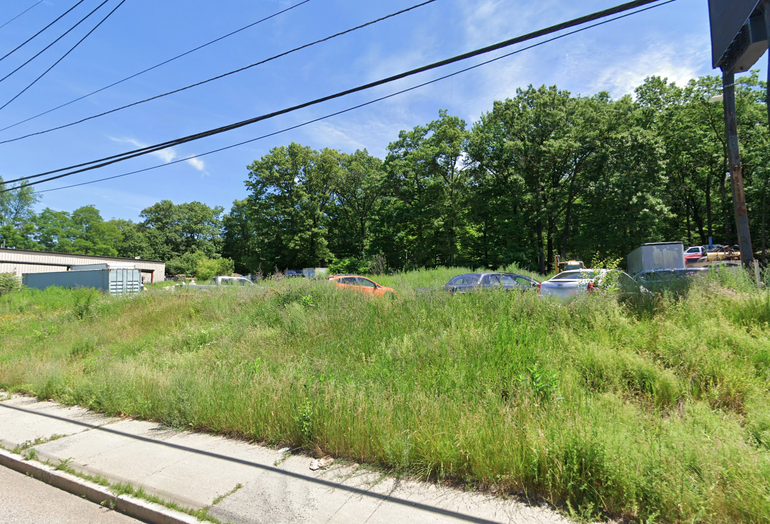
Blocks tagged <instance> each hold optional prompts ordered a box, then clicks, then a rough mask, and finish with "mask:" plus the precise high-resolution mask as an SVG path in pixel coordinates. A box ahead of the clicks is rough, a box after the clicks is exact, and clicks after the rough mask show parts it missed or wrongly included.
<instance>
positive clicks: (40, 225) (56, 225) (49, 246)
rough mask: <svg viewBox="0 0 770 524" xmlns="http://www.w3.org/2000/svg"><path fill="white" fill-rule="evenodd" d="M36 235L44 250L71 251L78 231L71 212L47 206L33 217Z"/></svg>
mask: <svg viewBox="0 0 770 524" xmlns="http://www.w3.org/2000/svg"><path fill="white" fill-rule="evenodd" d="M33 223H34V227H35V232H34V237H35V239H36V241H37V243H38V245H39V246H40V247H41V248H42V249H43V250H44V251H57V252H60V253H69V252H71V251H72V242H73V239H74V238H75V237H76V235H77V232H76V231H75V226H74V224H73V223H72V218H71V217H70V214H69V213H67V212H66V211H54V210H53V209H51V208H48V207H47V208H45V209H43V211H41V212H40V213H38V214H37V215H36V216H35V218H34V219H33Z"/></svg>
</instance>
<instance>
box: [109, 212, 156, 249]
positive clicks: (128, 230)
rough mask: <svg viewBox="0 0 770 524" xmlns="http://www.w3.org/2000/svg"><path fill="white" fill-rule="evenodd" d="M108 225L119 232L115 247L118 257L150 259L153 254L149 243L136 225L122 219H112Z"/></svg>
mask: <svg viewBox="0 0 770 524" xmlns="http://www.w3.org/2000/svg"><path fill="white" fill-rule="evenodd" d="M108 224H110V225H111V226H114V227H115V228H117V230H118V231H119V232H120V239H121V241H120V244H119V245H118V246H117V251H118V256H119V257H122V258H136V257H139V258H143V259H152V255H153V253H152V250H151V249H150V243H149V242H148V241H147V238H146V237H145V236H144V233H143V232H142V231H141V230H140V228H139V225H138V224H135V223H134V222H132V221H131V220H124V219H112V220H110V221H109V222H108Z"/></svg>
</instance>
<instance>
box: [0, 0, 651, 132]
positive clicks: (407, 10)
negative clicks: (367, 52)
mask: <svg viewBox="0 0 770 524" xmlns="http://www.w3.org/2000/svg"><path fill="white" fill-rule="evenodd" d="M435 1H436V0H426V1H425V2H422V3H420V4H417V5H413V6H412V7H408V8H406V9H402V10H401V11H396V12H395V13H391V14H389V15H386V16H383V17H381V18H377V19H376V20H372V21H370V22H366V23H365V24H361V25H358V26H356V27H351V28H350V29H346V30H345V31H340V32H339V33H335V34H333V35H330V36H327V37H325V38H322V39H320V40H316V41H314V42H310V43H309V44H304V45H301V46H299V47H295V48H294V49H291V50H289V51H284V52H283V53H279V54H277V55H273V56H271V57H270V58H265V59H264V60H260V61H259V62H255V63H253V64H249V65H247V66H244V67H241V68H239V69H234V70H233V71H229V72H227V73H223V74H221V75H217V76H215V77H212V78H208V79H206V80H202V81H200V82H196V83H194V84H190V85H188V86H185V87H180V88H179V89H174V90H173V91H168V92H166V93H162V94H160V95H156V96H153V97H150V98H145V99H144V100H139V101H137V102H132V103H130V104H126V105H124V106H121V107H116V108H114V109H110V110H109V111H104V112H102V113H99V114H96V115H91V116H89V117H86V118H81V119H80V120H77V121H75V122H70V123H69V124H64V125H61V126H57V127H52V128H50V129H46V130H44V131H37V132H35V133H29V134H26V135H23V136H19V137H16V138H9V139H7V140H2V141H0V144H7V143H9V142H16V141H18V140H23V139H25V138H29V137H32V136H38V135H44V134H46V133H50V132H51V131H58V130H60V129H65V128H67V127H72V126H74V125H77V124H82V123H83V122H87V121H89V120H93V119H95V118H100V117H103V116H106V115H109V114H112V113H115V112H117V111H122V110H123V109H128V108H129V107H134V106H137V105H140V104H144V103H146V102H150V101H152V100H157V99H159V98H163V97H166V96H169V95H173V94H176V93H180V92H182V91H186V90H188V89H192V88H193V87H198V86H201V85H203V84H207V83H209V82H213V81H214V80H220V79H222V78H225V77H228V76H230V75H234V74H235V73H240V72H242V71H246V70H247V69H251V68H252V67H256V66H259V65H262V64H266V63H267V62H272V61H273V60H277V59H278V58H282V57H284V56H287V55H290V54H292V53H296V52H297V51H301V50H302V49H307V48H308V47H312V46H314V45H317V44H320V43H323V42H327V41H329V40H332V39H334V38H337V37H340V36H342V35H346V34H348V33H352V32H354V31H358V30H359V29H363V28H365V27H368V26H370V25H373V24H376V23H379V22H382V21H384V20H387V19H389V18H393V17H395V16H398V15H402V14H404V13H407V12H409V11H413V10H414V9H417V8H419V7H423V6H425V5H428V4H432V3H433V2H435ZM653 1H655V0H653Z"/></svg>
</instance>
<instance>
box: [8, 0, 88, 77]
mask: <svg viewBox="0 0 770 524" xmlns="http://www.w3.org/2000/svg"><path fill="white" fill-rule="evenodd" d="M83 2H85V0H80V1H79V2H78V3H77V4H75V5H73V6H72V7H70V8H69V9H67V10H66V11H64V13H62V14H60V15H59V17H58V18H57V19H56V20H54V21H53V22H51V23H50V24H48V25H47V26H45V27H44V28H43V29H41V30H40V31H38V32H37V33H35V34H34V35H32V36H30V37H29V38H27V39H26V40H25V41H23V42H22V43H20V44H19V45H17V46H16V47H15V48H14V49H12V50H10V51H8V52H7V53H6V54H5V56H3V57H2V58H0V62H2V61H3V60H5V59H6V58H8V57H9V56H11V55H12V54H13V53H15V52H16V51H18V50H19V49H21V48H22V47H24V46H25V45H27V44H28V43H29V42H30V41H32V40H33V39H34V38H36V37H37V36H38V35H39V34H40V33H42V32H43V31H45V30H46V29H48V28H49V27H51V26H52V25H54V24H55V23H56V22H58V21H59V20H61V19H62V18H64V17H65V16H66V15H67V13H69V12H70V11H72V10H73V9H75V8H76V7H77V6H79V5H80V4H82V3H83ZM38 3H39V2H38ZM35 5H37V4H35ZM32 7H35V6H32ZM32 7H30V9H32Z"/></svg>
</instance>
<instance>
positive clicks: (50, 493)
mask: <svg viewBox="0 0 770 524" xmlns="http://www.w3.org/2000/svg"><path fill="white" fill-rule="evenodd" d="M137 522H140V521H138V520H134V519H132V518H130V517H126V516H125V515H122V514H120V513H117V512H115V511H110V510H109V509H107V508H104V507H101V506H99V505H97V504H94V503H93V502H88V501H87V500H85V499H82V498H80V497H77V496H75V495H71V494H69V493H66V492H64V491H62V490H60V489H58V488H54V487H52V486H49V485H48V484H46V483H45V482H41V481H39V480H35V479H33V478H30V477H28V476H26V475H23V474H21V473H18V472H16V471H13V470H11V469H8V468H4V467H2V466H0V524H87V523H94V524H135V523H137Z"/></svg>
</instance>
